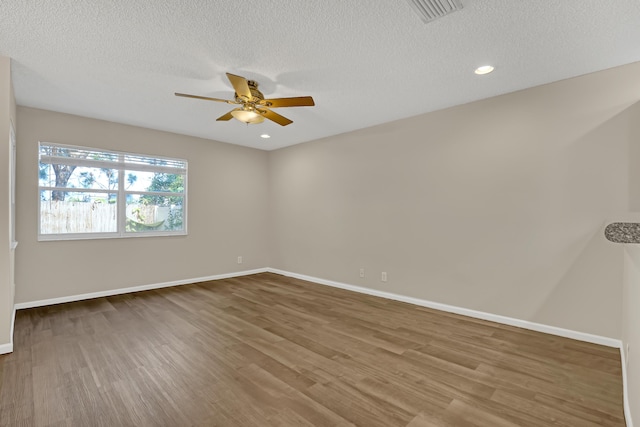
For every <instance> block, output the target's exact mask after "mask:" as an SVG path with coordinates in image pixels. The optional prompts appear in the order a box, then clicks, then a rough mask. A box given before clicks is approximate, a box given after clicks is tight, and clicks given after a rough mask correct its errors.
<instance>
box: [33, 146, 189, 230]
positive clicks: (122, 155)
mask: <svg viewBox="0 0 640 427" xmlns="http://www.w3.org/2000/svg"><path fill="white" fill-rule="evenodd" d="M42 146H45V147H55V148H64V149H69V150H79V151H88V152H91V153H96V154H105V155H111V156H114V157H116V158H117V160H113V161H111V160H95V159H87V158H75V157H62V156H60V157H58V156H48V155H46V154H43V153H42V149H41V147H42ZM127 159H128V161H127ZM150 160H155V161H162V162H165V163H166V164H168V165H154V164H150V163H149V161H150ZM54 162H55V163H57V164H69V165H74V166H87V167H101V168H109V169H115V170H117V172H118V187H117V189H96V188H75V187H55V186H54V187H51V186H42V185H40V182H39V181H38V215H37V219H38V241H55V240H83V239H111V238H137V237H158V236H184V235H187V177H188V173H187V172H188V162H187V161H186V160H184V159H178V158H171V157H162V156H155V155H146V154H139V153H129V152H124V151H113V150H104V149H99V148H94V147H82V146H76V145H65V144H56V143H50V142H38V167H39V165H40V163H46V164H52V163H54ZM125 171H139V172H160V173H163V172H164V173H170V174H182V175H184V178H183V183H184V192H183V193H176V192H163V191H139V190H127V189H126V188H125V182H126V179H125ZM42 191H65V192H73V193H83V192H85V193H105V194H114V193H115V194H117V220H116V223H117V231H115V232H93V233H46V234H43V233H42V232H41V229H40V228H41V222H42V220H41V218H40V216H41V212H42V210H41V209H42V208H41V203H42V197H41V192H42ZM128 194H137V195H151V196H167V197H171V196H180V197H182V198H183V206H182V225H183V227H182V230H165V231H157V230H152V231H143V232H140V231H138V232H132V231H126V220H127V216H126V207H127V204H126V197H127V195H128Z"/></svg>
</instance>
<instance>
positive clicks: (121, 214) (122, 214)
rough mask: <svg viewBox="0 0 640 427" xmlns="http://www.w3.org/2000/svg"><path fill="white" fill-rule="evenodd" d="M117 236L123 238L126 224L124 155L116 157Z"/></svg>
mask: <svg viewBox="0 0 640 427" xmlns="http://www.w3.org/2000/svg"><path fill="white" fill-rule="evenodd" d="M118 161H119V164H118V201H117V203H118V234H120V235H121V236H124V234H125V232H126V224H127V203H126V193H125V190H124V165H123V164H124V155H123V154H120V155H119V156H118Z"/></svg>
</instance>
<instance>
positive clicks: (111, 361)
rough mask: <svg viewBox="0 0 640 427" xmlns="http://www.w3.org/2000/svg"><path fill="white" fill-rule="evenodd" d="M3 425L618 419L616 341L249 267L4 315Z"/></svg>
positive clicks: (608, 422) (418, 424) (581, 422)
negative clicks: (12, 321) (8, 333)
mask: <svg viewBox="0 0 640 427" xmlns="http://www.w3.org/2000/svg"><path fill="white" fill-rule="evenodd" d="M0 387H1V388H0V425H2V426H29V427H31V426H74V427H75V426H83V427H84V426H233V427H239V426H251V427H256V426H353V425H357V426H366V427H375V426H383V427H392V426H403V427H405V426H407V427H423V426H456V427H461V426H491V427H501V426H550V425H553V426H586V427H588V426H599V425H605V426H623V425H624V416H623V410H622V383H621V366H620V358H619V352H618V350H617V349H612V348H607V347H601V346H597V345H593V344H586V343H582V342H578V341H573V340H570V339H565V338H560V337H556V336H552V335H545V334H541V333H536V332H532V331H527V330H524V329H519V328H514V327H509V326H504V325H499V324H495V323H491V322H486V321H481V320H477V319H471V318H466V317H463V316H458V315H453V314H448V313H443V312H438V311H435V310H430V309H426V308H422V307H417V306H412V305H409V304H404V303H400V302H394V301H388V300H384V299H380V298H376V297H371V296H366V295H360V294H356V293H352V292H348V291H344V290H339V289H333V288H330V287H325V286H321V285H317V284H312V283H308V282H304V281H300V280H296V279H291V278H286V277H283V276H280V275H276V274H271V273H263V274H257V275H252V276H246V277H242V278H235V279H227V280H219V281H213V282H203V283H198V284H193V285H186V286H179V287H174V288H165V289H160V290H155V291H147V292H139V293H134V294H127V295H120V296H113V297H107V298H99V299H94V300H89V301H82V302H76V303H68V304H60V305H55V306H49V307H41V308H35V309H29V310H20V311H18V314H17V317H16V327H15V339H14V353H12V354H9V355H4V356H0Z"/></svg>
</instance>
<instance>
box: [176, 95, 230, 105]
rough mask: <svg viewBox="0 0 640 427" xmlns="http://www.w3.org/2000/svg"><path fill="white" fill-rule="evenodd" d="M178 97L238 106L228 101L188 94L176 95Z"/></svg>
mask: <svg viewBox="0 0 640 427" xmlns="http://www.w3.org/2000/svg"><path fill="white" fill-rule="evenodd" d="M175 95H176V96H184V97H185V98H195V99H204V100H205V101H216V102H225V103H227V104H237V102H236V101H230V100H228V99H220V98H209V97H208V96H198V95H189V94H187V93H178V92H176V93H175Z"/></svg>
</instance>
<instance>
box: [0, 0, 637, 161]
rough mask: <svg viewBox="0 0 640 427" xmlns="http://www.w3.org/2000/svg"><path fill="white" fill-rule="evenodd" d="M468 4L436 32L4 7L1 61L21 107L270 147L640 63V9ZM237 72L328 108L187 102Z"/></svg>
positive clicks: (285, 13)
mask: <svg viewBox="0 0 640 427" xmlns="http://www.w3.org/2000/svg"><path fill="white" fill-rule="evenodd" d="M462 4H463V6H464V7H463V9H462V10H461V11H458V12H455V13H452V14H450V15H447V16H445V17H443V18H441V19H438V20H436V21H433V22H431V23H429V24H424V23H423V22H422V21H421V20H420V18H419V17H418V16H417V15H416V14H415V13H414V11H413V9H412V8H411V6H410V5H409V4H408V3H407V2H406V0H315V1H302V0H270V1H264V0H260V1H258V0H237V1H211V0H173V1H171V0H154V1H148V0H109V1H104V0H100V1H97V0H46V1H45V0H40V1H35V0H14V1H9V0H0V11H1V13H0V55H4V56H8V57H11V58H12V60H13V61H12V71H13V83H14V88H15V93H16V99H17V102H18V104H19V105H23V106H29V107H37V108H43V109H49V110H54V111H60V112H65V113H71V114H77V115H81V116H87V117H94V118H99V119H104V120H110V121H115V122H120V123H126V124H132V125H137V126H143V127H148V128H154V129H160V130H166V131H171V132H176V133H181V134H187V135H194V136H199V137H204V138H209V139H215V140H219V141H224V142H229V143H233V144H239V145H245V146H250V147H256V148H263V149H275V148H279V147H284V146H288V145H293V144H298V143H301V142H306V141H310V140H314V139H318V138H322V137H326V136H330V135H335V134H338V133H343V132H347V131H350V130H354V129H359V128H364V127H368V126H372V125H375V124H380V123H384V122H388V121H391V120H396V119H400V118H405V117H411V116H415V115H418V114H421V113H425V112H429V111H433V110H437V109H441V108H445V107H449V106H453V105H458V104H462V103H467V102H470V101H474V100H478V99H482V98H487V97H490V96H494V95H498V94H503V93H507V92H512V91H515V90H519V89H524V88H528V87H532V86H537V85H540V84H544V83H548V82H552V81H557V80H561V79H565V78H569V77H573V76H577V75H582V74H586V73H590V72H593V71H598V70H602V69H605V68H610V67H614V66H618V65H622V64H627V63H631V62H636V61H640V1H639V0H562V1H557V0H526V1H523V0H462ZM485 63H490V64H493V65H494V66H495V67H496V70H495V71H494V72H493V73H492V74H489V75H486V76H477V75H475V74H474V73H473V70H474V69H475V68H476V67H477V66H479V65H482V64H485ZM225 72H231V73H233V74H238V75H241V76H245V77H247V78H250V79H254V80H257V81H258V82H259V83H260V89H261V90H262V92H263V93H264V94H265V96H266V97H270V98H274V97H288V96H303V95H311V96H313V98H314V99H315V101H316V106H315V107H302V108H282V109H277V112H278V113H280V114H282V115H284V116H286V117H289V118H291V119H292V120H293V121H294V123H293V124H291V125H289V126H287V127H280V126H278V125H276V124H275V123H271V122H268V121H267V122H265V123H263V124H259V125H249V126H247V125H244V124H242V123H240V122H237V121H235V120H232V121H229V122H216V121H215V118H216V117H218V116H220V115H222V114H224V113H225V112H227V111H228V110H229V109H230V108H231V107H232V106H230V105H226V104H223V103H215V102H207V101H201V100H196V99H188V98H178V97H175V96H174V95H173V93H174V92H185V93H192V94H197V95H204V96H212V97H217V98H226V99H231V98H232V96H233V89H232V88H231V85H230V84H229V82H228V81H227V79H226V77H225ZM639 78H640V76H639ZM638 95H639V98H640V94H638ZM265 132H266V133H268V134H270V135H271V136H272V138H271V139H269V140H265V139H261V138H260V137H259V135H260V134H261V133H265Z"/></svg>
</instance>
